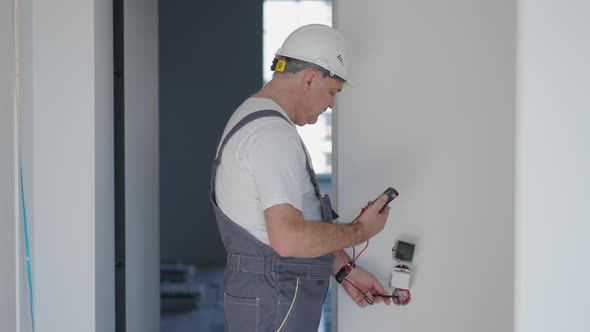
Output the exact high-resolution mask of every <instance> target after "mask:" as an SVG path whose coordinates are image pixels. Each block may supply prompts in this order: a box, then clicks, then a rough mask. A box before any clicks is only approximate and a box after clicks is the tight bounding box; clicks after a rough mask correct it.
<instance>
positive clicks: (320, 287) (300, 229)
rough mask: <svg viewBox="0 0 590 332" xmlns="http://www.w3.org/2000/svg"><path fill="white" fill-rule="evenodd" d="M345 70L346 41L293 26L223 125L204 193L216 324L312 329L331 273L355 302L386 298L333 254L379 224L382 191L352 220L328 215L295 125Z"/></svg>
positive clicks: (309, 117)
mask: <svg viewBox="0 0 590 332" xmlns="http://www.w3.org/2000/svg"><path fill="white" fill-rule="evenodd" d="M348 68H349V50H348V46H347V43H346V41H345V39H344V38H343V37H342V35H341V34H340V33H339V32H338V31H336V30H335V29H333V28H330V27H328V26H324V25H318V24H312V25H307V26H304V27H301V28H299V29H297V30H295V31H294V32H292V33H291V35H289V37H288V38H287V39H286V40H285V42H284V43H283V45H282V47H281V48H280V49H279V50H278V51H277V53H276V58H275V60H274V62H273V66H272V67H271V69H272V70H274V71H275V74H274V77H273V79H272V80H271V81H270V82H269V83H268V84H267V85H266V86H264V87H263V88H262V90H260V91H259V92H258V93H257V94H256V95H255V96H253V97H251V98H249V99H247V100H246V101H245V102H244V103H243V104H242V105H241V106H240V107H239V108H238V109H237V110H236V111H235V113H234V114H233V115H232V117H231V118H230V120H229V122H228V124H227V126H226V128H225V131H224V134H223V137H222V141H221V143H220V145H219V147H218V153H217V157H216V161H215V162H214V165H213V173H212V178H211V184H212V189H211V200H212V203H213V206H214V208H215V212H216V217H217V223H218V226H219V230H220V233H221V237H222V239H223V242H224V245H225V248H226V250H227V252H228V259H227V267H226V271H225V284H224V286H225V293H224V307H225V317H226V331H230V332H233V331H241V332H242V331H258V332H261V331H264V332H265V331H273V332H275V331H278V332H280V331H284V332H287V331H297V332H301V331H317V328H318V324H319V320H320V316H321V310H322V304H323V302H324V298H325V295H326V292H327V289H328V281H329V278H330V276H331V275H332V276H335V275H336V274H338V273H339V272H340V275H339V277H341V278H340V279H341V280H342V279H343V278H344V277H346V279H345V281H346V282H343V283H342V285H343V287H344V289H345V290H346V291H347V293H348V294H349V295H350V296H351V297H352V299H353V300H354V301H355V302H356V303H358V304H359V305H360V306H362V307H364V306H366V305H368V304H373V303H374V302H375V303H379V302H382V301H383V302H385V303H386V304H390V300H389V299H388V298H385V299H384V300H383V299H382V298H381V297H373V294H385V289H384V288H383V286H382V285H381V284H380V283H379V282H378V281H377V279H376V278H375V277H374V276H373V275H372V274H371V273H369V272H367V271H366V270H364V269H362V268H361V267H354V266H352V264H350V265H349V264H347V266H346V267H345V266H344V265H345V264H344V263H343V261H342V260H341V259H334V257H335V256H334V253H335V252H340V254H341V255H343V251H342V249H343V248H347V247H350V246H353V245H358V244H360V243H362V242H364V241H366V240H368V239H369V238H371V237H373V236H374V235H376V234H377V233H379V232H380V231H381V230H383V228H384V226H385V223H386V221H387V216H388V214H389V207H384V205H385V204H386V196H385V195H382V196H381V197H379V198H378V199H377V201H376V202H375V203H374V204H372V205H370V206H369V207H368V208H367V209H366V210H365V211H364V214H363V215H362V217H361V218H360V219H359V220H358V222H357V223H350V222H348V223H334V222H333V219H335V217H336V218H337V215H336V214H335V212H334V211H333V210H332V208H331V205H330V203H329V199H328V198H327V196H322V195H321V193H320V192H319V189H318V185H317V180H316V178H315V174H314V172H313V169H312V167H311V162H310V160H309V155H308V153H307V151H306V149H305V146H304V144H303V142H302V141H301V139H300V137H299V135H298V133H297V130H296V127H295V125H299V126H303V125H306V124H314V123H315V122H316V121H317V119H318V116H319V115H320V114H321V113H322V112H324V111H325V110H326V109H327V108H328V107H331V108H334V106H335V96H336V94H337V93H339V92H340V91H341V90H342V88H343V85H344V83H345V82H347V81H348V76H347V74H348ZM383 207H384V208H383ZM382 208H383V210H382V211H381V212H380V210H381V209H382ZM346 260H350V258H348V257H346Z"/></svg>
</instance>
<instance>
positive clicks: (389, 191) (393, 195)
mask: <svg viewBox="0 0 590 332" xmlns="http://www.w3.org/2000/svg"><path fill="white" fill-rule="evenodd" d="M383 194H385V195H387V203H385V205H383V208H382V209H381V210H380V211H379V212H382V211H383V209H385V207H386V206H387V204H389V203H390V202H391V201H393V199H394V198H396V197H397V196H399V193H398V192H397V190H395V189H393V187H389V188H387V189H385V191H384V192H383ZM383 194H381V195H383ZM381 195H379V197H381ZM379 197H377V198H379ZM377 198H375V199H374V200H373V202H371V204H369V205H373V203H374V202H375V201H376V200H377Z"/></svg>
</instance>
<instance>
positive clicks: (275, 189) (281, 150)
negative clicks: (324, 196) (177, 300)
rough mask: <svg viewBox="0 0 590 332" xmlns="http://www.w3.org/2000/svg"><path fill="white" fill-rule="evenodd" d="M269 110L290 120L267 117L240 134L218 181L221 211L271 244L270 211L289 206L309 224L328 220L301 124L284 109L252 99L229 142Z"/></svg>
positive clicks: (228, 146)
mask: <svg viewBox="0 0 590 332" xmlns="http://www.w3.org/2000/svg"><path fill="white" fill-rule="evenodd" d="M268 109H272V110H277V111H279V112H281V113H282V114H283V115H284V116H285V118H287V120H289V121H285V120H284V119H282V118H280V117H264V118H259V119H256V120H254V121H252V122H250V123H248V124H247V125H245V126H244V127H242V128H241V129H240V130H238V131H237V132H236V133H235V134H234V135H233V136H232V137H231V138H230V140H229V141H228V142H227V144H226V145H225V148H224V150H223V154H222V157H221V164H220V165H219V167H218V168H217V178H216V181H215V193H216V196H215V197H216V199H217V204H218V205H219V208H220V209H221V211H223V212H224V213H225V214H226V215H227V216H228V217H229V218H230V219H231V220H233V221H234V222H235V223H237V224H238V225H240V226H242V227H243V228H245V229H246V230H247V231H248V232H250V233H251V234H252V235H254V237H256V238H257V239H258V240H260V241H262V242H263V243H266V244H269V240H268V233H267V230H266V223H265V222H264V210H265V209H267V208H269V207H272V206H274V205H278V204H283V203H288V204H291V205H292V206H293V207H295V208H296V209H298V210H299V211H302V212H303V216H304V218H305V220H318V221H319V220H322V213H321V207H320V202H319V200H318V199H317V198H316V196H315V193H314V190H313V185H312V184H311V181H310V177H309V173H308V172H307V169H306V167H305V154H306V153H307V152H306V151H305V150H304V148H303V146H302V143H301V139H300V137H299V134H298V133H297V128H296V127H295V124H294V123H293V122H292V121H291V120H290V119H289V117H288V116H287V114H286V113H285V111H284V110H283V109H282V108H281V107H280V106H279V105H278V104H276V103H275V102H274V101H273V100H271V99H267V98H258V97H252V98H249V99H247V100H246V101H245V102H244V103H243V104H242V105H240V107H239V108H238V109H237V110H236V111H235V112H234V114H233V115H232V117H231V118H230V119H229V121H228V124H227V126H226V128H225V130H224V132H223V137H225V135H227V133H228V132H229V131H230V130H231V128H233V127H234V126H235V125H236V124H237V123H238V122H239V121H240V120H241V119H242V118H244V117H245V116H246V115H248V114H250V113H253V112H256V111H262V110H268ZM218 148H219V147H218ZM310 165H311V160H310ZM312 167H313V166H312Z"/></svg>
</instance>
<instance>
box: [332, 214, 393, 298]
mask: <svg viewBox="0 0 590 332" xmlns="http://www.w3.org/2000/svg"><path fill="white" fill-rule="evenodd" d="M384 212H385V211H384ZM346 279H348V281H350V282H351V283H353V284H355V286H356V287H358V288H359V289H360V290H362V291H363V292H364V293H365V295H366V296H367V297H368V298H369V299H370V300H371V302H375V303H380V302H382V301H383V302H384V303H385V304H388V305H389V304H391V299H389V298H382V297H380V296H377V297H374V298H373V294H382V295H385V294H387V291H386V290H385V289H384V288H383V286H382V285H381V283H380V282H379V281H378V280H377V278H375V276H374V275H373V274H372V273H370V272H368V271H367V270H365V269H363V268H362V267H358V266H357V267H355V268H354V269H352V271H350V274H349V275H348V276H347V277H346ZM342 287H344V290H345V291H346V292H347V293H348V295H350V297H351V298H352V299H353V300H354V301H355V302H356V303H357V304H358V305H359V306H361V307H366V306H367V305H368V304H369V303H368V302H367V301H366V300H365V295H363V293H361V292H360V291H358V290H357V289H356V288H355V287H354V286H352V285H351V284H350V283H348V282H346V281H342Z"/></svg>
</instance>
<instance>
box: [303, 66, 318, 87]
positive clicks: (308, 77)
mask: <svg viewBox="0 0 590 332" xmlns="http://www.w3.org/2000/svg"><path fill="white" fill-rule="evenodd" d="M317 75H318V73H317V72H316V71H315V70H311V69H308V70H306V71H305V72H304V73H303V81H302V83H303V90H304V91H306V92H307V91H309V90H311V85H312V84H313V82H314V80H315V79H316V78H317Z"/></svg>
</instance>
